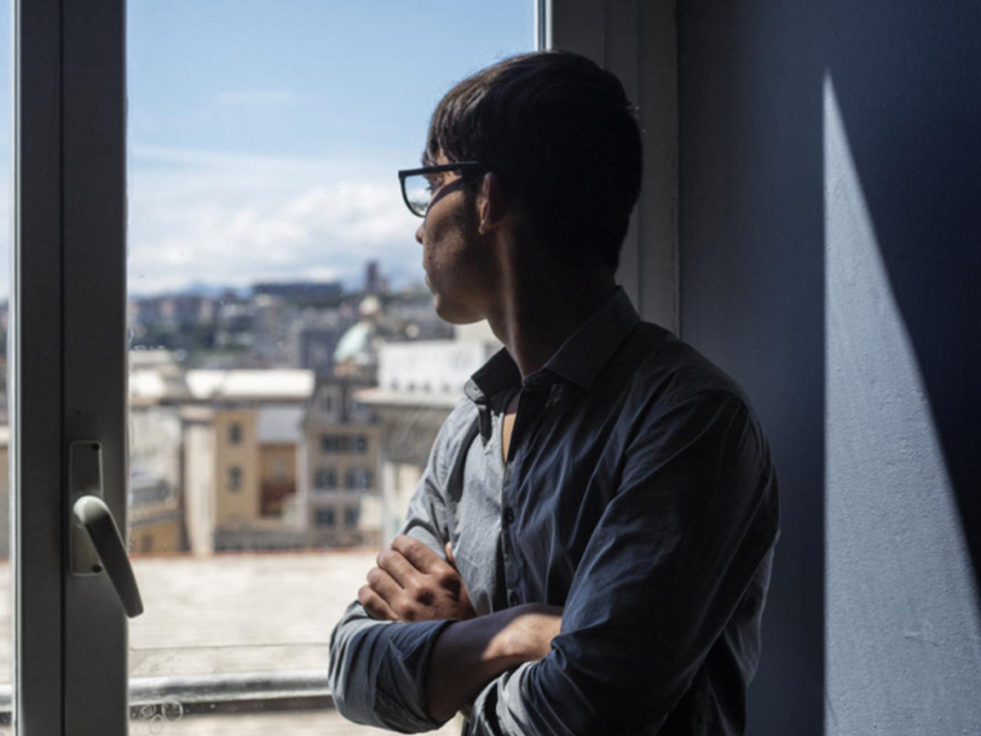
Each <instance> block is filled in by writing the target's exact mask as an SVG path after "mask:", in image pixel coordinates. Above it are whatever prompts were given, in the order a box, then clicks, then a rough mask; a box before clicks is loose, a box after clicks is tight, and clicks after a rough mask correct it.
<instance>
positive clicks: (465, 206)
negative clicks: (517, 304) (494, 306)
mask: <svg viewBox="0 0 981 736" xmlns="http://www.w3.org/2000/svg"><path fill="white" fill-rule="evenodd" d="M434 163H436V164H445V163H449V162H448V161H447V160H446V158H445V157H444V156H443V155H442V154H440V156H439V157H438V158H437V160H436V161H435V162H434ZM431 186H432V190H433V199H432V202H431V203H430V205H429V210H428V211H427V212H426V217H425V219H424V220H423V222H422V224H421V225H420V226H419V229H418V230H417V231H416V240H418V241H419V242H420V243H421V244H422V265H423V268H424V269H425V271H426V285H427V286H428V287H429V290H430V291H431V292H432V293H433V305H434V307H435V309H436V313H437V314H439V316H440V317H442V318H443V319H445V320H446V321H447V322H450V323H453V324H467V323H470V322H476V321H478V320H481V319H484V318H485V317H486V316H487V311H488V306H489V298H490V294H491V291H492V287H493V284H494V283H495V273H496V271H495V268H494V266H495V264H494V259H493V257H492V253H493V249H492V248H491V246H490V243H488V242H486V240H485V239H484V238H483V237H481V235H480V234H479V232H478V228H477V215H476V210H475V204H474V202H473V200H472V199H470V198H468V197H467V194H466V192H465V191H464V187H463V182H462V180H461V179H460V174H459V172H455V171H449V172H445V173H442V174H436V175H434V179H433V180H432V182H431ZM468 199H469V201H468Z"/></svg>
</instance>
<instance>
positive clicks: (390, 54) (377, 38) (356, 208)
mask: <svg viewBox="0 0 981 736" xmlns="http://www.w3.org/2000/svg"><path fill="white" fill-rule="evenodd" d="M127 14H128V21H127V22H128V44H129V47H128V52H127V53H128V58H127V66H128V100H129V121H128V125H129V132H128V135H129V140H128V158H129V161H128V167H129V170H128V182H129V184H128V186H129V192H128V197H129V208H130V209H129V234H128V239H129V244H128V245H129V276H128V278H129V290H130V291H129V339H130V375H129V391H130V469H131V470H130V493H129V499H130V508H129V514H128V526H129V529H128V533H129V538H130V546H131V550H132V554H133V560H134V569H135V572H136V575H137V578H138V580H139V583H140V586H141V590H142V593H143V598H144V603H145V607H146V612H145V613H144V615H143V616H142V617H140V618H138V619H136V620H134V621H133V622H132V624H131V626H130V643H131V652H130V674H131V678H132V680H131V682H132V684H131V715H132V724H131V733H132V734H148V733H167V734H208V735H209V736H214V735H215V734H219V735H220V734H225V733H228V734H231V733H234V734H236V736H242V735H243V734H252V733H256V734H258V733H262V734H264V735H265V734H268V733H271V732H272V733H280V732H282V733H285V732H287V730H286V729H288V732H289V733H291V734H304V733H308V732H309V733H314V732H317V733H323V732H325V729H329V732H330V733H337V734H340V733H349V732H350V733H352V734H354V733H370V732H371V729H364V728H361V727H357V726H354V725H350V726H345V725H343V724H342V722H341V721H342V719H341V717H340V716H339V715H338V714H337V713H336V712H335V711H333V709H331V708H330V707H328V705H329V700H328V698H327V697H326V693H325V692H324V687H325V682H324V678H325V673H326V664H327V645H328V639H329V636H330V632H331V628H332V626H333V624H334V623H335V622H336V621H337V620H338V619H339V617H340V615H341V612H342V611H343V609H344V608H345V607H346V605H347V604H348V603H349V602H350V601H351V600H353V599H354V598H355V596H356V593H357V589H358V588H359V587H360V585H361V584H362V582H363V579H364V576H365V573H367V571H368V570H369V569H370V567H371V566H372V565H373V561H374V557H375V555H376V553H377V550H378V546H379V544H381V543H382V541H383V540H387V539H389V538H390V537H391V535H392V534H393V533H394V530H395V529H396V528H397V525H398V523H399V521H400V518H401V515H402V513H403V511H404V509H405V506H406V504H407V502H408V497H409V494H410V493H411V492H412V491H413V490H414V488H415V484H416V482H417V481H418V479H419V477H420V475H421V473H422V467H423V465H424V464H425V461H426V458H427V455H428V451H429V446H430V444H431V442H432V439H433V438H434V436H435V433H436V430H437V429H438V427H439V424H440V422H441V421H442V419H443V417H445V416H446V415H447V414H448V412H449V410H450V409H451V408H452V406H453V405H454V404H455V402H456V400H457V399H458V397H459V395H460V393H461V390H462V386H463V383H464V381H465V379H466V378H467V377H468V376H469V374H470V373H471V372H472V371H473V370H475V369H476V368H477V367H478V366H479V364H480V363H481V362H483V360H484V359H485V357H486V356H487V355H489V353H490V352H491V351H492V350H494V349H495V346H494V344H493V341H492V339H490V338H489V332H488V331H484V330H482V329H481V328H480V327H477V328H475V329H472V330H470V331H464V332H454V331H453V330H452V329H451V328H450V327H449V326H448V325H446V324H444V323H442V322H440V321H439V320H438V318H436V316H435V314H434V312H433V309H432V303H431V297H430V295H429V292H428V290H427V289H426V288H425V286H424V281H423V273H422V269H421V265H420V260H421V249H420V247H419V245H418V244H417V243H416V242H415V240H414V233H415V230H416V228H417V227H418V224H419V220H418V219H417V218H415V217H413V216H412V215H411V214H410V213H409V212H408V211H407V210H406V208H405V206H404V204H403V202H402V199H401V193H400V188H399V183H398V179H397V177H396V171H397V170H398V169H400V168H409V167H412V166H414V165H416V164H417V162H418V161H419V158H420V154H421V152H422V149H423V146H424V143H425V134H426V128H427V123H428V116H429V114H430V112H431V110H432V108H433V106H434V105H435V104H436V102H437V101H438V100H439V98H440V96H441V95H442V94H443V92H445V91H446V90H447V89H449V87H450V86H452V84H453V83H455V82H456V81H458V80H459V79H461V78H463V77H464V76H466V75H467V74H469V73H470V72H473V71H475V70H477V69H479V68H481V67H483V66H485V65H487V64H489V63H492V62H493V61H495V60H497V59H500V58H502V57H504V56H508V55H511V54H514V53H519V52H523V51H528V50H530V49H531V47H532V44H533V30H532V22H533V3H532V2H531V1H530V0H505V1H503V2H495V3H487V2H483V1H482V0H469V1H468V2H457V3H446V2H436V1H435V0H433V1H431V2H413V3H406V2H404V1H401V0H398V1H397V0H386V1H379V2H371V3H349V2H345V3H340V2H321V1H320V0H317V1H313V0H307V1H301V0H290V1H289V2H283V3H268V2H259V1H258V0H255V1H253V0H248V1H243V0H227V1H226V0H211V1H210V2H207V3H199V2H191V1H189V0H188V1H185V0H182V1H180V2H168V3H160V2H152V1H150V0H133V1H132V2H131V3H130V4H129V7H128V10H127ZM284 692H285V693H288V694H290V698H288V699H287V698H286V697H285V695H284ZM277 693H278V694H277ZM273 711H275V712H273ZM445 730H446V732H447V733H451V732H453V731H454V726H452V725H450V726H448V727H447V729H445Z"/></svg>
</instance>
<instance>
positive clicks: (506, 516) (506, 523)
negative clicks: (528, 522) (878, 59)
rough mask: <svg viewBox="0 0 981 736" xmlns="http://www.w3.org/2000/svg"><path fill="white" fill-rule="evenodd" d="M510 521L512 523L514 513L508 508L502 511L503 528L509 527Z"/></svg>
mask: <svg viewBox="0 0 981 736" xmlns="http://www.w3.org/2000/svg"><path fill="white" fill-rule="evenodd" d="M512 521H514V512H513V511H512V510H511V507H510V506H508V507H507V508H505V509H504V526H510V525H511V522H512Z"/></svg>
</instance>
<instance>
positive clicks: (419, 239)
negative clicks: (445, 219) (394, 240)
mask: <svg viewBox="0 0 981 736" xmlns="http://www.w3.org/2000/svg"><path fill="white" fill-rule="evenodd" d="M425 227H426V221H425V220H423V221H422V222H421V223H420V224H419V227H418V228H416V242H417V243H419V245H422V231H423V230H424V229H425Z"/></svg>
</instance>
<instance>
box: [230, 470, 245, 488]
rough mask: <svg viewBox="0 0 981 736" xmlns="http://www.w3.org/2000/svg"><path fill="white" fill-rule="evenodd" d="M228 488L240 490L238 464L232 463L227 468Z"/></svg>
mask: <svg viewBox="0 0 981 736" xmlns="http://www.w3.org/2000/svg"><path fill="white" fill-rule="evenodd" d="M228 490H230V491H240V490H242V469H241V468H240V467H239V466H238V465H233V466H232V467H230V468H229V469H228Z"/></svg>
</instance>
